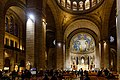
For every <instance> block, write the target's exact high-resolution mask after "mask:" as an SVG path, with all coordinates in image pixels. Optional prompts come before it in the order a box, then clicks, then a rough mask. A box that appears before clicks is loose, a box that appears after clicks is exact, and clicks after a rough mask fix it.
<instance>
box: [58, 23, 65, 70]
mask: <svg viewBox="0 0 120 80" xmlns="http://www.w3.org/2000/svg"><path fill="white" fill-rule="evenodd" d="M58 27H59V28H58ZM56 46H57V50H56V52H57V54H56V68H57V69H63V67H64V64H63V59H64V58H63V34H62V28H60V26H58V25H57V45H56Z"/></svg>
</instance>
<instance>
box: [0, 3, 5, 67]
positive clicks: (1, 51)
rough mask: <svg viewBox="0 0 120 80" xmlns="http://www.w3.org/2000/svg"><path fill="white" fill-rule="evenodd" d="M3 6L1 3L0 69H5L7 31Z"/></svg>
mask: <svg viewBox="0 0 120 80" xmlns="http://www.w3.org/2000/svg"><path fill="white" fill-rule="evenodd" d="M3 9H4V8H3V7H2V6H1V5H0V69H3V66H4V65H3V61H4V57H3V56H4V33H5V18H4V14H3Z"/></svg>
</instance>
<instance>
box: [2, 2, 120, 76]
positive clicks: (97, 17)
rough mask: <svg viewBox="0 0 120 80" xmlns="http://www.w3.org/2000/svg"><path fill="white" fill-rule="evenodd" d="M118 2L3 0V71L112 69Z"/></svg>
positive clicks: (118, 43) (118, 49) (117, 65)
mask: <svg viewBox="0 0 120 80" xmlns="http://www.w3.org/2000/svg"><path fill="white" fill-rule="evenodd" d="M119 3H120V1H119V0H0V69H4V70H9V71H12V70H14V69H17V70H18V69H19V70H23V69H25V68H26V69H30V68H33V67H35V68H37V69H38V70H41V69H43V70H45V69H62V70H79V69H80V68H83V70H94V69H101V68H108V69H113V70H114V71H115V72H117V73H119V74H120V36H119V34H120V20H119V19H120V4H119Z"/></svg>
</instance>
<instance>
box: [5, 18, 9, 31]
mask: <svg viewBox="0 0 120 80" xmlns="http://www.w3.org/2000/svg"><path fill="white" fill-rule="evenodd" d="M8 22H9V21H8V17H6V18H5V31H6V32H9V24H8Z"/></svg>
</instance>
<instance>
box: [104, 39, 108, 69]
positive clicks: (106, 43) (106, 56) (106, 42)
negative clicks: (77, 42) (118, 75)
mask: <svg viewBox="0 0 120 80" xmlns="http://www.w3.org/2000/svg"><path fill="white" fill-rule="evenodd" d="M108 46H109V45H108V41H104V47H103V48H104V68H109V51H108Z"/></svg>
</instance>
